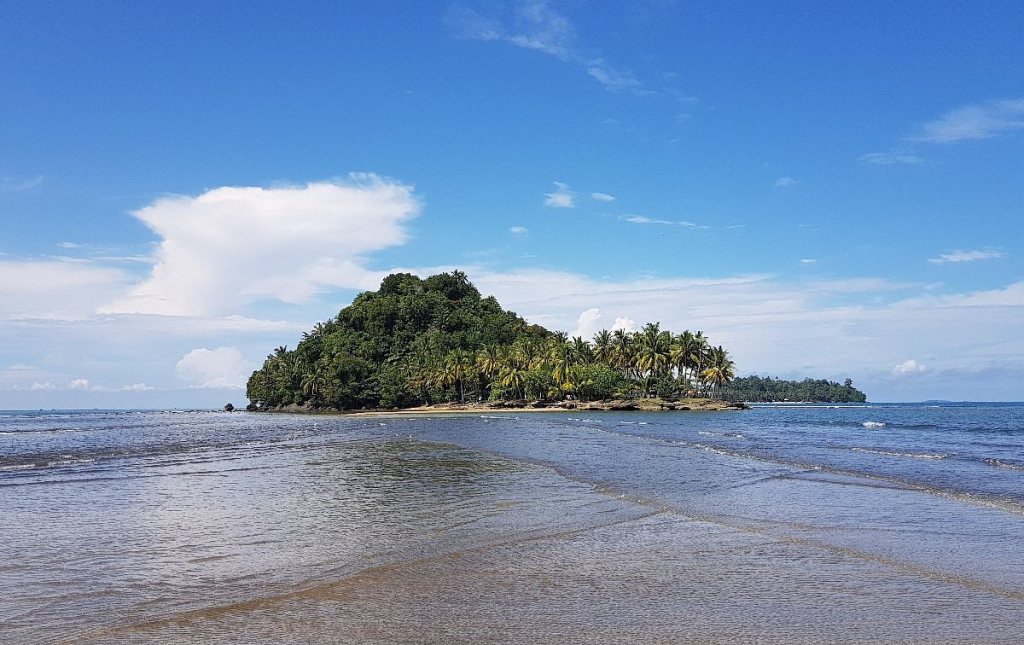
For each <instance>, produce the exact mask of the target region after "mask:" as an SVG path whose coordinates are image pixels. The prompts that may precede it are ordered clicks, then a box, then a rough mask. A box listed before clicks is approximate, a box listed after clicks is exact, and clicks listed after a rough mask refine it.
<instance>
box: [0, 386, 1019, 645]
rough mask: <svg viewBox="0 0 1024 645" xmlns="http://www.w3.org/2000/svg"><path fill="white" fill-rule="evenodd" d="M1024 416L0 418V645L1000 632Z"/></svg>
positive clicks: (843, 412) (913, 638)
mask: <svg viewBox="0 0 1024 645" xmlns="http://www.w3.org/2000/svg"><path fill="white" fill-rule="evenodd" d="M1021 464H1024V407H1022V406H977V405H976V406H962V407H939V408H932V407H926V406H875V407H853V408H827V407H820V408H797V409H791V408H784V409H779V408H760V409H755V410H751V411H747V412H720V413H675V414H673V413H661V414H637V413H632V414H614V413H604V414H591V415H589V416H577V415H575V414H573V413H550V414H549V413H533V414H529V415H523V416H522V417H520V418H517V417H516V416H515V415H511V414H496V415H490V416H483V417H472V416H447V417H446V416H427V417H393V418H370V417H358V418H357V417H304V416H283V415H273V416H268V415H251V414H243V413H235V414H224V413H125V412H71V413H0V590H2V592H3V595H2V596H0V641H3V642H13V643H20V642H26V643H28V642H33V643H35V642H73V643H85V642H153V641H160V642H175V641H178V642H190V641H197V640H202V641H206V642H225V643H227V642H256V641H264V642H296V643H300V642H338V643H366V642H410V643H412V642H417V643H419V642H437V643H442V642H457V641H462V642H524V643H525V642H588V643H589V642H594V643H596V642H616V641H623V640H626V639H629V640H633V641H638V642H793V643H811V642H821V641H823V640H827V641H830V642H851V643H864V642H893V641H895V640H903V641H907V642H936V643H939V642H941V643H949V642H961V643H980V642H1007V643H1009V642H1017V641H1018V640H1019V636H1018V634H1019V633H1020V630H1021V629H1022V628H1024V513H1022V510H1021V509H1022V508H1024V467H1020V468H1019V467H1018V466H1020V465H1021Z"/></svg>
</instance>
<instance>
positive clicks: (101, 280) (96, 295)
mask: <svg viewBox="0 0 1024 645" xmlns="http://www.w3.org/2000/svg"><path fill="white" fill-rule="evenodd" d="M130 280H131V277H130V275H129V274H128V273H126V272H124V271H121V270H119V269H110V268H106V267H102V266H97V265H95V264H92V263H81V262H63V261H58V260H52V261H51V260H47V261H36V260H0V319H2V318H8V319H11V318H16V319H22V318H30V317H37V318H52V319H65V320H74V319H80V318H83V317H87V316H91V315H93V314H95V313H96V310H97V308H98V307H100V306H101V305H102V304H103V303H104V302H106V301H108V300H110V299H112V298H115V297H117V296H118V294H121V293H123V292H124V289H125V288H126V287H127V286H128V285H129V284H130Z"/></svg>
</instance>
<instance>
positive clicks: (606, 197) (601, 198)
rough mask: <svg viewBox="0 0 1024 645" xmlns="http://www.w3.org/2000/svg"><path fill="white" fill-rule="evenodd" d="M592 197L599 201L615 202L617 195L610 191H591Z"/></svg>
mask: <svg viewBox="0 0 1024 645" xmlns="http://www.w3.org/2000/svg"><path fill="white" fill-rule="evenodd" d="M590 199H593V200H594V201H598V202H614V201H615V197H614V196H613V195H609V194H608V193H590Z"/></svg>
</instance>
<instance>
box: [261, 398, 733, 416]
mask: <svg viewBox="0 0 1024 645" xmlns="http://www.w3.org/2000/svg"><path fill="white" fill-rule="evenodd" d="M749 409H750V407H749V406H747V405H746V404H745V403H738V402H737V403H734V402H730V401H722V400H721V399H680V400H678V401H669V400H665V399H614V400H609V401H543V400H541V401H526V400H522V399H521V400H518V401H516V400H513V401H489V402H484V403H438V404H436V405H424V406H417V407H413V408H395V409H377V410H338V409H333V408H310V407H307V406H304V405H296V404H294V403H293V404H290V405H285V406H279V407H275V408H269V409H264V410H257V411H259V412H280V413H293V414H422V413H425V412H443V413H448V412H543V411H550V412H558V411H562V410H586V411H596V412H602V411H607V412H628V411H640V412H669V411H697V412H705V411H716V410H749Z"/></svg>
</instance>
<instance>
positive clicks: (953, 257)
mask: <svg viewBox="0 0 1024 645" xmlns="http://www.w3.org/2000/svg"><path fill="white" fill-rule="evenodd" d="M1001 257H1003V254H1002V253H1000V252H999V251H953V252H952V253H943V254H941V255H939V257H937V258H929V259H928V261H929V262H931V263H932V264H946V263H947V262H974V261H975V260H994V259H996V258H1001Z"/></svg>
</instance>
